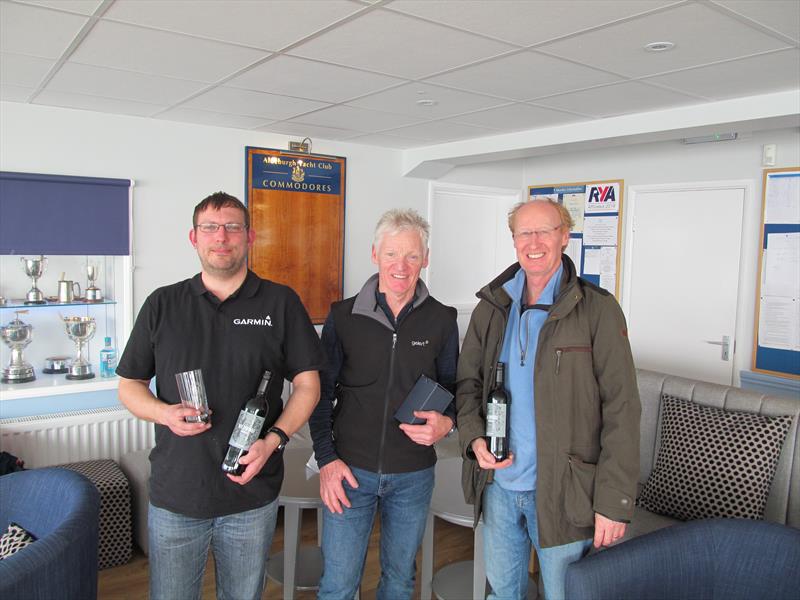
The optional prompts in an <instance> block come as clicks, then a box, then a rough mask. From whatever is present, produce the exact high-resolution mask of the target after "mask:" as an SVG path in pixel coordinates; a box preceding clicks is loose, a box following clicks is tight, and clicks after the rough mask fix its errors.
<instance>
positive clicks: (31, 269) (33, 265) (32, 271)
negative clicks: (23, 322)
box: [19, 256, 47, 304]
mask: <svg viewBox="0 0 800 600" xmlns="http://www.w3.org/2000/svg"><path fill="white" fill-rule="evenodd" d="M19 259H20V260H21V261H22V267H23V269H25V274H26V275H27V276H28V277H30V278H31V281H32V282H33V285H32V287H31V289H30V290H28V294H27V296H25V304H46V303H47V302H46V300H45V299H44V294H42V290H40V289H39V288H38V287H36V282H37V281H38V279H39V277H41V276H42V274H43V273H44V268H45V267H46V266H47V259H46V258H45V257H44V256H40V257H39V258H25V257H24V256H20V258H19Z"/></svg>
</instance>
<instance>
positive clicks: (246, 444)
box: [222, 371, 272, 475]
mask: <svg viewBox="0 0 800 600" xmlns="http://www.w3.org/2000/svg"><path fill="white" fill-rule="evenodd" d="M271 379H272V372H271V371H264V375H263V377H261V383H260V384H259V385H258V390H257V391H256V395H255V396H253V397H252V398H250V400H248V401H247V404H245V407H244V408H243V409H242V410H241V412H240V413H239V418H238V420H237V421H236V426H235V427H234V428H233V433H232V434H231V438H230V440H228V452H227V453H226V454H225V460H223V461H222V470H223V471H225V472H226V473H231V474H233V475H241V474H242V473H243V472H244V467H245V465H242V464H240V463H239V460H240V459H241V458H242V457H243V456H244V455H245V454H247V451H248V450H250V446H252V445H253V442H255V441H256V440H257V439H258V436H259V435H260V434H261V429H262V428H263V427H264V420H265V419H266V418H267V390H268V389H269V382H270V380H271Z"/></svg>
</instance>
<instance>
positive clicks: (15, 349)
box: [0, 310, 36, 383]
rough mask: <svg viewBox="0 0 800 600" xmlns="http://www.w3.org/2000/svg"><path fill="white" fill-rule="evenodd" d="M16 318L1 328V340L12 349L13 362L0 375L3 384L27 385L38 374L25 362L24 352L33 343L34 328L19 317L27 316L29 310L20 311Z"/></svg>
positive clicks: (17, 312)
mask: <svg viewBox="0 0 800 600" xmlns="http://www.w3.org/2000/svg"><path fill="white" fill-rule="evenodd" d="M15 312H16V315H17V316H16V317H14V320H13V321H11V322H10V323H9V324H8V325H3V326H2V327H0V338H2V339H3V342H5V344H6V346H8V347H9V348H11V362H9V363H8V366H7V367H5V368H4V369H3V371H2V375H0V381H2V382H3V383H27V382H28V381H33V380H34V379H36V372H35V371H34V370H33V365H31V364H30V363H28V362H25V359H24V358H23V357H22V351H23V350H24V349H25V347H26V346H27V345H28V344H30V343H31V341H32V337H31V333H32V331H33V327H32V326H31V325H28V324H26V323H23V322H22V321H20V318H19V315H20V314H25V313H27V312H28V311H27V310H18V311H15Z"/></svg>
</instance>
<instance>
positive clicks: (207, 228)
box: [197, 223, 246, 233]
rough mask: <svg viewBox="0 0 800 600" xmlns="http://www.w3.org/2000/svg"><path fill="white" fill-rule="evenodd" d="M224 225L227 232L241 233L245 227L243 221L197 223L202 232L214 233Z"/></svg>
mask: <svg viewBox="0 0 800 600" xmlns="http://www.w3.org/2000/svg"><path fill="white" fill-rule="evenodd" d="M220 227H224V228H225V231H227V232H228V233H242V232H243V231H244V230H245V229H246V228H245V226H244V223H224V224H223V223H198V224H197V229H198V230H200V231H202V232H203V233H216V232H217V231H219V228H220Z"/></svg>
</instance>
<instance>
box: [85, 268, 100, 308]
mask: <svg viewBox="0 0 800 600" xmlns="http://www.w3.org/2000/svg"><path fill="white" fill-rule="evenodd" d="M98 275H100V270H99V269H98V268H97V266H96V265H86V278H87V279H88V282H87V284H86V301H87V302H102V301H103V291H102V290H101V289H100V288H99V287H97V286H96V285H95V284H94V282H95V281H96V280H97V277H98Z"/></svg>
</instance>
